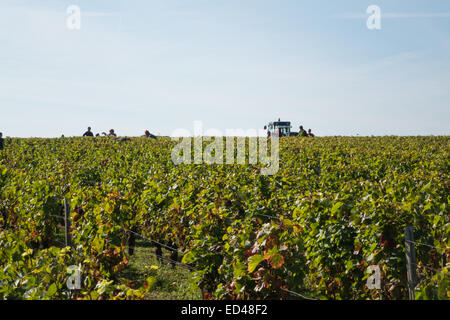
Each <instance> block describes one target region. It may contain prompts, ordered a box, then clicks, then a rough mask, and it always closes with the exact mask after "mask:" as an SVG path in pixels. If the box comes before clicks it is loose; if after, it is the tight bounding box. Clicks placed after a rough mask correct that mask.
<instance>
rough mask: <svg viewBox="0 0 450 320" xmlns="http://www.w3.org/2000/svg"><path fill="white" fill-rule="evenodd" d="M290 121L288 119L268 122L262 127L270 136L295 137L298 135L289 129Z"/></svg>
mask: <svg viewBox="0 0 450 320" xmlns="http://www.w3.org/2000/svg"><path fill="white" fill-rule="evenodd" d="M291 128H292V126H291V122H290V121H280V119H278V121H274V122H270V123H269V125H268V126H265V127H264V129H265V130H268V135H269V133H270V136H278V137H295V136H298V132H292V131H291Z"/></svg>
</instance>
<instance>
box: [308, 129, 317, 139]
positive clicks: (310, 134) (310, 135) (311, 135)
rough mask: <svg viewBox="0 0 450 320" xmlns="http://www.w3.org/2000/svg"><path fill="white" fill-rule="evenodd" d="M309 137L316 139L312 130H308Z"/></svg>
mask: <svg viewBox="0 0 450 320" xmlns="http://www.w3.org/2000/svg"><path fill="white" fill-rule="evenodd" d="M308 137H311V138H314V137H315V135H314V133H312V132H311V129H308Z"/></svg>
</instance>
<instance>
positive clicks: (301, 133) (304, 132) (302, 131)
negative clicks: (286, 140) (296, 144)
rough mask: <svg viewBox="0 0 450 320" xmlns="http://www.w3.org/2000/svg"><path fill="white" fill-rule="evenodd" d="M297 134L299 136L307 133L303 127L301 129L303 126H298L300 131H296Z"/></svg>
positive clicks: (304, 135) (305, 135)
mask: <svg viewBox="0 0 450 320" xmlns="http://www.w3.org/2000/svg"><path fill="white" fill-rule="evenodd" d="M298 135H299V136H300V137H307V136H308V133H307V132H306V130H305V129H303V126H300V132H299V133H298Z"/></svg>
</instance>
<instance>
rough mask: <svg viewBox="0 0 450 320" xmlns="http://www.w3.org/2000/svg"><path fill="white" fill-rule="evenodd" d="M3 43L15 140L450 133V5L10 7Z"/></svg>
mask: <svg viewBox="0 0 450 320" xmlns="http://www.w3.org/2000/svg"><path fill="white" fill-rule="evenodd" d="M70 5H77V6H79V7H80V8H81V29H80V30H69V29H68V28H67V26H66V20H67V18H68V14H67V12H66V10H67V8H68V7H69V6H70ZM369 5H378V6H379V7H380V8H381V13H382V20H381V27H382V28H381V30H369V29H368V28H367V27H366V20H367V17H368V15H367V14H366V9H367V7H368V6H369ZM0 43H1V47H0V132H3V134H4V136H16V137H17V136H18V137H31V136H40V137H58V136H61V134H64V135H65V136H73V135H81V134H82V133H83V132H84V131H85V130H86V128H87V127H88V126H91V127H92V128H93V131H94V133H97V132H99V133H101V132H102V131H108V130H109V129H110V128H114V129H115V130H116V132H117V133H118V134H119V135H128V136H134V135H142V134H143V133H144V131H145V130H146V129H148V130H150V132H152V133H154V134H161V135H170V134H171V133H172V132H173V131H174V130H176V129H186V130H189V131H193V123H194V121H196V120H200V121H202V122H203V126H204V128H205V129H208V128H216V129H219V130H223V131H225V129H235V128H242V129H258V128H262V127H263V126H264V125H265V124H267V123H268V122H269V121H274V120H276V119H277V118H281V119H282V120H290V121H292V124H293V126H294V129H296V131H298V130H297V128H298V126H299V125H300V124H302V125H303V126H304V127H306V128H312V130H313V132H314V133H316V134H317V135H319V136H324V135H357V134H359V135H391V134H392V135H448V134H449V133H450V130H449V129H450V126H449V123H450V1H438V0H429V1H425V0H421V1H417V0H398V1H387V0H386V1H381V0H371V1H363V0H342V1H332V0H329V1H324V0H316V1H300V0H295V1H294V0H258V1H256V0H226V1H225V0H221V1H219V0H158V1H154V0H127V1H125V0H68V1H66V0H45V1H44V0H43V1H32V0H1V2H0Z"/></svg>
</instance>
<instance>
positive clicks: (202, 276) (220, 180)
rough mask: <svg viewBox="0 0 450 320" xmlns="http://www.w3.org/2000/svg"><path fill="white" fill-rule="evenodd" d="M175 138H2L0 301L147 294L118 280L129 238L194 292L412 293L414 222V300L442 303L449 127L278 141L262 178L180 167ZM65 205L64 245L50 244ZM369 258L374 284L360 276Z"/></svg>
mask: <svg viewBox="0 0 450 320" xmlns="http://www.w3.org/2000/svg"><path fill="white" fill-rule="evenodd" d="M176 143H177V142H173V141H171V140H170V139H169V138H158V139H157V140H156V139H146V138H131V140H130V141H119V140H115V139H110V138H107V137H104V138H59V139H37V138H36V139H11V138H8V139H5V149H4V150H3V151H0V248H1V249H0V299H94V300H96V299H145V298H146V297H147V296H148V294H149V292H151V291H152V290H153V283H154V277H153V276H152V272H151V270H149V273H148V276H147V278H146V280H145V281H143V282H140V283H133V282H130V281H127V279H124V278H123V276H122V275H123V273H124V272H125V271H126V270H127V268H129V260H130V258H131V255H132V254H133V250H129V249H130V248H129V247H130V244H131V243H132V242H133V241H134V238H135V237H136V236H140V237H145V238H146V239H149V240H150V241H154V242H153V243H154V244H158V243H159V244H161V246H162V250H164V251H166V252H170V251H171V250H172V251H173V252H171V254H172V255H171V257H172V260H175V261H174V262H176V263H177V264H181V265H184V266H186V267H188V268H190V274H191V276H192V277H191V278H192V279H191V282H192V286H193V287H195V288H197V289H201V290H202V292H203V298H204V299H292V298H293V297H294V296H296V297H302V296H303V297H307V298H311V299H393V300H401V299H408V282H407V271H406V261H405V240H404V236H405V228H406V227H407V226H409V225H411V226H413V231H414V241H415V242H417V244H416V245H415V250H416V259H417V265H416V270H417V275H418V285H417V287H416V289H415V290H416V299H450V274H449V266H450V264H449V259H450V216H449V200H450V198H449V194H450V193H449V187H450V179H449V172H450V161H449V159H450V157H449V156H450V155H449V146H450V139H449V138H448V137H354V138H353V137H327V138H314V139H312V138H310V139H307V138H299V137H290V138H283V139H280V151H279V154H280V163H279V171H278V172H277V173H276V174H275V175H272V176H265V175H261V174H260V165H249V164H245V165H237V164H236V165H226V164H223V165H207V164H179V165H174V164H173V162H172V159H171V150H172V148H173V147H174V145H176ZM209 144H210V142H205V143H204V147H206V146H208V145H209ZM64 200H66V201H67V203H68V205H69V206H70V208H71V209H70V212H69V219H70V224H71V227H70V232H69V234H70V241H71V244H70V246H65V245H63V244H60V243H59V242H60V241H59V242H58V240H61V236H60V235H61V223H63V220H62V219H61V218H62V217H64ZM153 249H154V248H149V250H153ZM174 252H176V253H177V254H176V255H173V253H174ZM373 265H376V266H379V268H380V272H381V287H380V288H379V289H370V288H368V286H367V279H368V277H369V276H370V273H368V272H367V270H368V268H369V266H373ZM69 266H78V267H79V268H80V270H81V276H82V284H81V288H80V289H76V290H70V289H69V288H68V287H67V279H68V277H70V276H71V274H70V273H69V272H68V267H69Z"/></svg>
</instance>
